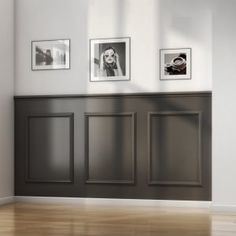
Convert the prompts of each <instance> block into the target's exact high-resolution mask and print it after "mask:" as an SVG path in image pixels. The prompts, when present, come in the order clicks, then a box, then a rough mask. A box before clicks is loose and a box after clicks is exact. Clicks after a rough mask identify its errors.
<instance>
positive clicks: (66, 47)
mask: <svg viewBox="0 0 236 236" xmlns="http://www.w3.org/2000/svg"><path fill="white" fill-rule="evenodd" d="M31 68H32V70H33V71H34V70H63V69H70V40H69V39H58V40H41V41H32V42H31Z"/></svg>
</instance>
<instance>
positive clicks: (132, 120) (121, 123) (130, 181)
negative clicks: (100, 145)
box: [85, 112, 136, 184]
mask: <svg viewBox="0 0 236 236" xmlns="http://www.w3.org/2000/svg"><path fill="white" fill-rule="evenodd" d="M135 117H136V114H135V113H134V112H132V113H101V112H97V113H85V170H86V184H134V183H135V159H136V158H135V153H136V119H135ZM91 118H93V119H96V118H100V119H101V118H102V119H104V125H106V122H105V119H107V118H110V119H112V118H120V119H122V120H123V121H122V120H120V121H118V122H117V121H115V122H114V127H112V128H114V130H113V132H114V133H110V134H111V136H110V137H108V140H109V139H111V138H112V136H120V135H119V134H118V135H117V133H120V132H121V130H120V129H127V128H129V129H130V131H131V132H130V137H128V139H130V147H129V148H130V156H129V158H130V163H129V164H130V170H129V171H130V179H119V180H117V179H107V180H105V179H96V178H91V177H90V173H91V172H92V170H90V162H91V161H90V158H89V157H90V152H92V150H90V143H89V140H90V135H89V129H90V125H89V120H90V119H91ZM125 118H129V121H130V124H129V125H130V127H128V126H127V124H125V121H124V119H125ZM118 123H119V124H118ZM100 125H101V124H100ZM116 126H119V128H117V127H116ZM120 126H121V127H120ZM104 128H105V129H107V128H108V127H107V126H104ZM93 135H94V136H95V135H97V139H100V138H101V137H102V136H103V132H101V133H100V134H93ZM92 138H94V137H92ZM120 138H122V139H125V138H127V137H120ZM108 140H107V141H108ZM97 141H98V140H97ZM115 141H116V143H115V147H114V148H115V150H118V149H120V148H122V147H123V146H124V145H122V143H121V142H122V140H115ZM111 145H112V143H110V144H108V146H111ZM117 146H118V148H117ZM123 148H124V147H123ZM105 149H106V147H105ZM98 151H101V150H94V151H93V153H97V152H98ZM122 152H123V151H122ZM110 155H115V153H114V152H113V153H110ZM117 157H118V156H117ZM98 158H99V157H98ZM118 158H122V157H121V156H120V157H118ZM122 159H123V161H124V162H125V161H126V160H125V159H124V158H122ZM106 164H107V163H104V167H105V168H104V169H103V170H104V172H103V173H104V176H105V174H106V168H108V166H106ZM117 164H119V163H118V162H117V163H114V165H117ZM125 164H126V163H125ZM116 167H118V166H116Z"/></svg>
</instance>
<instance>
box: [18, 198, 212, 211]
mask: <svg viewBox="0 0 236 236" xmlns="http://www.w3.org/2000/svg"><path fill="white" fill-rule="evenodd" d="M15 201H16V202H29V203H62V204H63V203H76V204H83V205H100V206H103V205H104V206H109V205H110V206H111V205H112V206H151V207H154V206H155V207H181V208H208V209H209V208H210V207H211V202H210V201H174V200H149V199H147V200H146V199H111V198H69V197H66V198H64V197H26V196H16V197H15Z"/></svg>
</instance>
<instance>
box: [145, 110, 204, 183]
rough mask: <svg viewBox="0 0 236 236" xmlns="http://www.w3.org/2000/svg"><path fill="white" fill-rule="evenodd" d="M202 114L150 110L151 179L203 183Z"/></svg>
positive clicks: (152, 180) (167, 181)
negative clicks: (151, 111)
mask: <svg viewBox="0 0 236 236" xmlns="http://www.w3.org/2000/svg"><path fill="white" fill-rule="evenodd" d="M200 137H201V114H200V113H199V112H160V113H149V148H150V152H149V155H150V156H149V158H150V163H149V181H150V184H159V185H201V142H200V141H201V140H200Z"/></svg>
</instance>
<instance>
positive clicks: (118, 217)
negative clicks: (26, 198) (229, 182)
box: [0, 203, 236, 236]
mask: <svg viewBox="0 0 236 236" xmlns="http://www.w3.org/2000/svg"><path fill="white" fill-rule="evenodd" d="M15 235H18V236H38V235H43V236H46V235H55V236H61V235H63V236H65V235H79V236H202V235H203V236H236V214H223V213H221V214H220V213H211V212H210V211H209V210H206V209H205V210H202V209H201V210H200V209H180V208H171V209H170V208H160V207H125V206H122V207H121V206H115V207H112V206H93V205H90V206H86V205H83V206H82V205H76V204H71V205H70V204H32V203H30V204H28V203H27V204H26V203H14V204H9V205H5V206H0V236H15Z"/></svg>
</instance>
